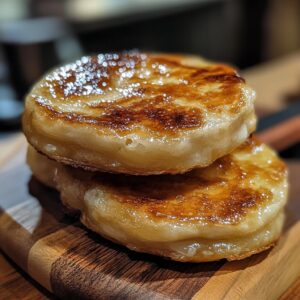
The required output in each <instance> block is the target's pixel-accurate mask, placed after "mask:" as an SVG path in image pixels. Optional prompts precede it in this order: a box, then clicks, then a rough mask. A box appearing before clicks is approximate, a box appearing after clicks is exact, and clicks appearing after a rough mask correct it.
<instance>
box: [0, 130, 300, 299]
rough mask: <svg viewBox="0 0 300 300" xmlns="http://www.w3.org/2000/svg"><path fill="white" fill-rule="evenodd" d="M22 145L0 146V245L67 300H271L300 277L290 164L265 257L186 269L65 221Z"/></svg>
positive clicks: (296, 166) (298, 165)
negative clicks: (280, 226) (280, 222)
mask: <svg viewBox="0 0 300 300" xmlns="http://www.w3.org/2000/svg"><path fill="white" fill-rule="evenodd" d="M25 152H26V142H25V140H24V138H23V136H21V135H16V136H14V137H13V138H11V139H10V140H7V139H6V141H5V144H3V143H2V144H1V143H0V246H1V249H2V250H3V251H4V252H5V253H6V254H7V255H8V256H10V257H11V258H12V259H13V260H14V261H15V262H16V263H17V264H18V265H19V266H20V267H21V268H23V269H24V270H25V271H26V272H28V273H29V275H30V276H32V277H33V278H34V279H35V280H36V281H38V282H39V283H40V284H42V285H43V286H44V287H46V288H47V289H48V290H50V291H52V292H53V293H54V294H56V295H58V296H59V297H61V298H66V299H108V298H109V299H191V298H193V299H214V300H215V299H240V298H242V299H276V298H278V297H279V296H280V295H281V294H282V293H283V292H284V291H285V290H286V289H287V288H288V287H289V286H290V285H291V284H292V283H293V282H294V280H296V279H297V277H298V276H300V184H299V175H300V162H299V161H296V160H295V161H290V162H287V163H288V167H289V171H290V183H291V189H290V199H289V204H288V206H287V216H288V217H287V221H286V226H285V230H284V234H283V235H282V237H281V238H280V240H279V242H278V243H277V245H276V246H275V247H274V248H273V249H272V250H270V251H266V252H264V253H261V254H258V255H255V256H252V257H250V258H247V259H244V260H241V261H236V262H226V261H219V262H213V263H201V264H189V263H178V262H172V261H167V260H164V259H161V258H158V257H155V256H151V255H146V254H139V253H135V252H132V251H130V250H127V249H126V248H124V247H122V246H118V245H115V244H113V243H111V242H109V241H106V240H105V239H102V238H101V237H99V236H97V235H95V234H94V233H92V232H91V231H89V230H87V229H86V228H84V227H83V226H82V225H81V224H80V223H79V222H78V220H76V219H72V218H70V217H67V216H66V215H65V214H64V213H63V208H62V207H61V205H60V202H59V196H58V194H57V193H56V192H55V191H53V190H50V189H48V188H46V187H44V186H43V185H41V184H40V183H39V182H37V181H36V180H35V179H34V178H32V177H31V174H30V171H29V169H28V168H27V167H26V164H25Z"/></svg>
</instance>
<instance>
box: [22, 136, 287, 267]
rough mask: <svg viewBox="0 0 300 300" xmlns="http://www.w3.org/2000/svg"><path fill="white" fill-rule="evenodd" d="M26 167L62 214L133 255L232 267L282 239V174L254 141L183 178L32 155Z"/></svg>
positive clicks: (284, 191)
mask: <svg viewBox="0 0 300 300" xmlns="http://www.w3.org/2000/svg"><path fill="white" fill-rule="evenodd" d="M28 163H29V165H30V167H31V169H32V171H33V174H34V175H35V176H36V177H37V178H38V179H39V180H41V181H42V182H44V183H45V184H48V185H51V186H55V188H56V189H57V190H58V191H59V192H60V195H61V200H62V202H63V203H64V204H65V205H66V206H67V207H69V208H72V209H76V210H79V211H80V212H81V221H82V222H83V224H85V225H86V226H87V227H88V228H90V229H92V230H93V231H95V232H97V233H99V234H101V235H102V236H104V237H106V238H108V239H110V240H113V241H115V242H117V243H120V244H123V245H125V246H126V247H128V248H130V249H133V250H135V251H141V252H147V253H152V254H157V255H161V256H164V257H168V258H170V259H173V260H178V261H191V262H201V261H212V260H218V259H222V258H226V259H228V260H235V259H241V258H244V257H247V256H249V255H252V254H254V253H257V252H260V251H262V250H264V249H267V248H269V247H270V246H272V245H273V244H274V242H275V241H276V240H277V238H278V237H279V235H280V233H281V229H282V224H283V207H284V205H285V203H286V200H287V171H286V167H285V165H284V163H283V162H282V161H281V160H280V159H279V158H278V157H277V155H276V154H275V153H274V152H273V151H272V150H271V149H270V148H268V147H267V146H266V145H264V144H261V143H260V142H258V141H256V140H251V139H250V140H248V141H247V142H245V143H244V144H243V145H242V146H240V147H239V148H238V149H236V150H234V151H233V152H232V153H231V154H230V155H227V156H224V157H222V158H220V159H218V160H217V161H215V162H214V163H213V164H212V165H210V166H209V167H206V168H202V169H195V170H193V171H191V172H188V173H185V174H182V175H156V176H146V177H145V176H125V175H117V174H108V173H99V172H89V171H84V170H81V169H76V168H72V167H67V166H64V165H62V164H60V163H56V162H53V161H50V160H49V159H48V158H46V157H45V156H43V155H41V154H39V153H37V152H36V151H35V150H34V149H33V148H32V147H30V148H29V153H28ZM47 165H48V167H47V169H48V170H49V174H50V176H48V177H47V176H45V174H44V170H45V166H47Z"/></svg>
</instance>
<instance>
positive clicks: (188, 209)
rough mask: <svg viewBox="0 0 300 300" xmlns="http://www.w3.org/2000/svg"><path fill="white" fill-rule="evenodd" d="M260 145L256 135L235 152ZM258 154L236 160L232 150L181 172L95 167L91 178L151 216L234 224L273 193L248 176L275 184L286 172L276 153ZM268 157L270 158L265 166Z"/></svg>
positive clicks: (248, 151)
mask: <svg viewBox="0 0 300 300" xmlns="http://www.w3.org/2000/svg"><path fill="white" fill-rule="evenodd" d="M260 146H261V144H260V143H259V142H258V141H250V142H246V143H245V145H242V146H241V147H240V148H239V149H238V150H236V153H244V154H245V153H246V154H248V155H250V154H251V153H255V151H259V147H260ZM264 151H266V150H264ZM256 155H257V157H256ZM259 155H260V154H259V152H257V154H253V156H252V160H235V158H234V156H232V155H227V156H225V157H223V158H221V159H219V160H217V161H215V162H214V163H213V164H212V165H211V166H209V167H207V168H204V169H198V170H193V171H191V172H188V173H185V174H182V175H160V176H146V177H143V176H124V175H113V174H101V173H100V174H99V173H98V174H97V175H95V176H94V180H95V181H96V182H97V183H99V182H100V183H101V185H102V186H104V187H105V189H107V190H108V192H109V194H110V195H111V196H112V197H115V199H116V200H117V201H120V202H122V203H124V204H126V205H130V206H134V208H135V210H141V211H144V212H145V213H146V214H150V215H151V216H152V217H154V218H158V219H163V218H167V219H169V220H174V221H178V220H180V221H183V222H184V221H187V222H193V221H197V220H203V221H206V222H208V223H222V224H224V223H228V224H238V223H239V222H241V220H242V218H243V217H244V216H246V214H247V213H249V211H251V210H253V209H256V208H257V207H259V206H264V205H266V204H267V203H268V202H269V201H270V200H271V199H272V191H271V190H270V189H268V188H267V187H265V186H264V185H263V184H261V186H260V187H257V186H256V185H255V186H254V185H253V184H252V183H251V182H252V180H254V178H255V177H256V176H258V178H259V179H258V180H260V179H263V180H264V181H265V182H270V183H271V184H270V186H274V184H279V183H280V182H281V181H282V180H283V179H284V177H285V176H286V168H285V167H284V164H283V163H282V162H281V161H280V160H279V159H278V158H277V157H275V156H274V157H272V156H270V157H269V155H270V154H269V153H267V154H265V155H267V157H264V160H263V165H261V166H260V161H259ZM268 159H271V160H272V163H271V164H270V165H269V167H268V168H266V164H267V160H268ZM256 180H257V179H256Z"/></svg>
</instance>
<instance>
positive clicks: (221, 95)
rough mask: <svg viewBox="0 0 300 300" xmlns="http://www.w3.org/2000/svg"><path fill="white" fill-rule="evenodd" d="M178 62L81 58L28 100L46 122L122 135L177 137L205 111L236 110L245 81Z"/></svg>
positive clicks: (216, 68)
mask: <svg viewBox="0 0 300 300" xmlns="http://www.w3.org/2000/svg"><path fill="white" fill-rule="evenodd" d="M183 59H184V57H183V56H171V55H170V56H168V55H159V54H157V55H147V54H143V53H139V52H125V53H121V54H117V53H115V54H105V55H98V56H93V57H83V58H82V59H81V60H79V61H77V62H75V63H73V64H70V65H67V66H64V67H61V68H59V69H57V70H55V71H53V72H52V73H50V74H49V75H48V76H47V77H46V78H45V80H44V81H43V82H42V83H41V85H40V86H38V87H36V88H35V89H34V90H33V93H32V95H31V96H32V97H33V98H34V99H35V101H36V102H37V103H38V104H39V105H40V107H43V108H45V112H46V113H48V114H49V116H50V117H56V118H61V119H63V120H66V121H68V122H73V123H88V124H93V125H94V126H97V127H99V128H109V129H113V130H115V131H118V132H121V133H122V132H126V131H128V130H130V129H131V128H132V127H136V126H139V127H141V126H144V127H146V128H148V129H150V130H152V131H153V132H154V133H155V134H160V133H162V134H164V133H165V132H168V133H176V132H178V130H179V131H180V130H188V129H193V128H196V127H199V126H202V125H203V124H204V122H205V119H204V117H203V116H204V113H206V111H207V110H208V111H214V112H217V113H222V112H225V111H227V112H228V113H236V112H238V111H239V109H240V107H241V106H242V105H243V99H242V98H243V97H242V95H241V87H242V86H241V85H242V84H243V82H244V80H243V79H242V78H241V77H239V75H238V74H237V73H236V71H235V70H234V69H233V68H231V67H229V66H226V65H222V64H220V65H207V64H205V66H203V67H199V66H190V65H186V64H185V63H183V61H184V60H183ZM178 100H179V102H178ZM180 101H182V103H183V104H180ZM185 104H187V105H185ZM64 105H67V106H68V111H67V110H65V109H64V108H63V106H64Z"/></svg>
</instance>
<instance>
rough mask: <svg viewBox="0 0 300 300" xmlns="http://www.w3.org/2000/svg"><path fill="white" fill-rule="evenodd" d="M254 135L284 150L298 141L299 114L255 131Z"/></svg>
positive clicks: (277, 148)
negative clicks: (257, 131)
mask: <svg viewBox="0 0 300 300" xmlns="http://www.w3.org/2000/svg"><path fill="white" fill-rule="evenodd" d="M256 136H257V137H258V138H259V139H260V140H261V141H263V142H265V143H266V144H269V145H270V146H272V147H273V148H275V149H276V150H278V151H281V150H284V149H286V148H288V147H289V146H292V145H293V144H296V143H297V142H299V141H300V116H296V117H293V118H290V119H288V120H287V121H283V122H281V123H279V124H278V125H276V126H273V127H271V128H268V129H265V130H263V131H261V132H260V133H257V134H256Z"/></svg>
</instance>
